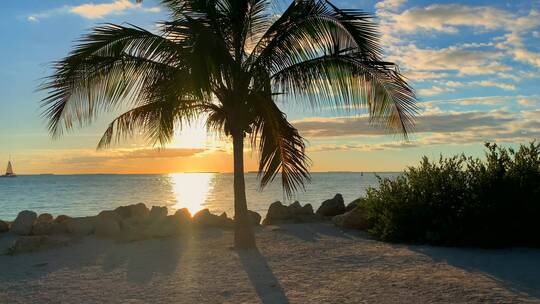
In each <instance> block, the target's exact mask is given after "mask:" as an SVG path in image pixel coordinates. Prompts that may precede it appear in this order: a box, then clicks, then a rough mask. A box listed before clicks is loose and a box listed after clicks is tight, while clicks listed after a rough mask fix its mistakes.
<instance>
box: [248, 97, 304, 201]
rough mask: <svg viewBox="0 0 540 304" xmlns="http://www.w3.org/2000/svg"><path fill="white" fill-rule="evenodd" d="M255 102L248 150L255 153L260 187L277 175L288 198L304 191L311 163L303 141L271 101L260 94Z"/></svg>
mask: <svg viewBox="0 0 540 304" xmlns="http://www.w3.org/2000/svg"><path fill="white" fill-rule="evenodd" d="M252 98H254V99H257V101H258V102H257V105H256V107H257V108H256V110H255V111H256V113H257V116H256V117H255V119H254V121H253V124H252V134H251V144H252V147H257V149H258V150H259V174H258V176H259V179H260V185H261V188H264V187H265V186H266V185H268V184H269V183H270V182H272V181H273V180H274V179H275V177H276V176H277V175H278V174H279V173H280V174H281V184H282V186H283V190H284V192H285V194H286V195H287V196H288V197H291V196H292V194H293V193H294V192H296V191H298V190H300V189H304V185H305V182H306V181H309V180H310V175H309V166H310V165H311V161H310V159H309V157H308V156H307V155H306V153H305V144H304V139H303V138H302V136H300V134H299V133H298V130H296V128H294V127H293V126H292V125H291V124H290V123H289V122H288V121H287V117H286V115H285V113H283V112H281V110H279V108H278V107H277V105H276V104H275V102H274V101H273V100H271V99H268V97H267V96H266V97H265V96H264V94H262V95H259V96H257V97H256V96H252Z"/></svg>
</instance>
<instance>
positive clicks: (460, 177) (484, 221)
mask: <svg viewBox="0 0 540 304" xmlns="http://www.w3.org/2000/svg"><path fill="white" fill-rule="evenodd" d="M486 148H487V152H486V159H485V160H480V159H474V158H471V157H465V156H464V155H460V156H454V157H451V158H443V157H442V156H441V158H440V159H439V161H438V162H430V161H429V160H428V159H427V157H423V158H422V161H421V162H420V165H419V166H418V167H411V168H408V169H407V170H405V172H404V173H403V175H401V176H399V177H397V178H395V179H380V180H379V187H378V188H371V189H368V191H367V195H366V198H365V201H364V202H363V203H364V204H365V206H366V208H367V210H368V211H367V212H368V216H369V219H370V221H371V223H372V224H373V226H372V228H371V229H370V230H369V232H370V233H371V234H372V235H373V236H375V237H377V238H379V239H382V240H386V241H406V242H420V243H429V244H435V245H473V246H490V247H491V246H516V245H517V246H520V245H524V246H540V144H537V143H535V142H532V143H530V144H529V145H521V146H520V148H519V149H518V150H517V151H514V150H513V149H506V148H501V147H498V146H497V145H496V144H489V143H488V144H486Z"/></svg>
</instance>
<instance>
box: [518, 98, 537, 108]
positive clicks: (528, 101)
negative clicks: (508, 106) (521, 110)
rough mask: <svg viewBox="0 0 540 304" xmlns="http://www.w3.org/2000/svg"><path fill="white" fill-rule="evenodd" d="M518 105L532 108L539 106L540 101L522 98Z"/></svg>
mask: <svg viewBox="0 0 540 304" xmlns="http://www.w3.org/2000/svg"><path fill="white" fill-rule="evenodd" d="M518 103H519V104H520V105H522V106H526V107H532V106H536V105H538V100H535V99H532V98H520V99H518Z"/></svg>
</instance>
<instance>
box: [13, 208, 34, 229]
mask: <svg viewBox="0 0 540 304" xmlns="http://www.w3.org/2000/svg"><path fill="white" fill-rule="evenodd" d="M36 218H37V214H36V213H35V212H34V211H28V210H24V211H21V212H19V214H18V215H17V218H16V219H15V221H14V222H13V224H12V225H11V231H12V232H13V233H15V234H18V235H29V234H30V233H31V232H32V226H33V225H34V222H35V220H36Z"/></svg>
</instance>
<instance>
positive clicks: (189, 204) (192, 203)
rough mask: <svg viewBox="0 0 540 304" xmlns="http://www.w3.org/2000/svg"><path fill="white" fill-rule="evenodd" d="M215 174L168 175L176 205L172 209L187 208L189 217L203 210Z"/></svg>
mask: <svg viewBox="0 0 540 304" xmlns="http://www.w3.org/2000/svg"><path fill="white" fill-rule="evenodd" d="M214 175H215V173H191V174H190V173H174V174H170V175H169V176H170V177H171V180H172V187H173V192H174V195H175V196H176V205H174V206H173V208H174V209H177V210H178V209H182V208H187V209H188V210H189V212H190V213H191V215H193V214H195V213H196V212H197V211H199V210H202V209H204V203H205V201H206V197H207V196H208V193H209V192H211V191H212V189H213V183H212V180H213V178H214Z"/></svg>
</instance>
